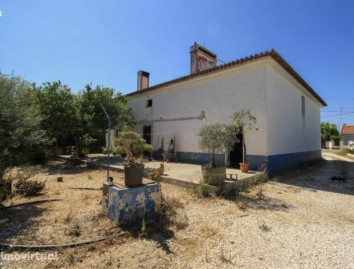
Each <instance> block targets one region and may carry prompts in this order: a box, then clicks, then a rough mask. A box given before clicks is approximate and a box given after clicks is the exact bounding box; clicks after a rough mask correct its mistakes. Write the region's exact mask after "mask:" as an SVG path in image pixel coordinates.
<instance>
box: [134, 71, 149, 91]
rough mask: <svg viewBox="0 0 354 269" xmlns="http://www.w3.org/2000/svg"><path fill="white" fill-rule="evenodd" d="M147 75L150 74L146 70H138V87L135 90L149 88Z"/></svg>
mask: <svg viewBox="0 0 354 269" xmlns="http://www.w3.org/2000/svg"><path fill="white" fill-rule="evenodd" d="M149 77H150V74H149V73H148V72H145V71H142V70H140V71H139V72H138V87H137V91H141V90H144V89H147V88H149Z"/></svg>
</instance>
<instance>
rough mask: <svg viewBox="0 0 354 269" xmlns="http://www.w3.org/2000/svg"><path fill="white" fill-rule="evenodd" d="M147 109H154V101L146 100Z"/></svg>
mask: <svg viewBox="0 0 354 269" xmlns="http://www.w3.org/2000/svg"><path fill="white" fill-rule="evenodd" d="M145 107H152V99H148V100H146V104H145Z"/></svg>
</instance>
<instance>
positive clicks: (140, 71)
mask: <svg viewBox="0 0 354 269" xmlns="http://www.w3.org/2000/svg"><path fill="white" fill-rule="evenodd" d="M138 75H142V76H144V77H149V76H150V73H149V72H146V71H144V70H139V71H138Z"/></svg>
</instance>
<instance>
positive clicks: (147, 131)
mask: <svg viewBox="0 0 354 269" xmlns="http://www.w3.org/2000/svg"><path fill="white" fill-rule="evenodd" d="M143 138H144V139H145V141H146V143H148V144H151V126H144V127H143Z"/></svg>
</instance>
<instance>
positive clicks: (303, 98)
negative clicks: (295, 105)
mask: <svg viewBox="0 0 354 269" xmlns="http://www.w3.org/2000/svg"><path fill="white" fill-rule="evenodd" d="M301 112H302V116H303V117H305V96H301Z"/></svg>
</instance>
